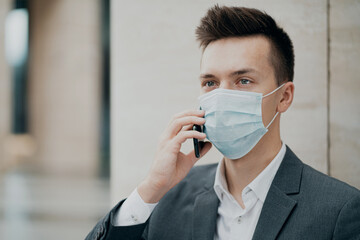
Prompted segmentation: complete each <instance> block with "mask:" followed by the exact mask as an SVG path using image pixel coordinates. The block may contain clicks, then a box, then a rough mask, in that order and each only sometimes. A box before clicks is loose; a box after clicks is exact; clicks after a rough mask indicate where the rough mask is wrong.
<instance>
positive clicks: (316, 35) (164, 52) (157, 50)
mask: <svg viewBox="0 0 360 240" xmlns="http://www.w3.org/2000/svg"><path fill="white" fill-rule="evenodd" d="M215 3H220V4H226V5H237V6H240V5H241V6H250V7H256V8H260V9H263V10H265V11H266V12H268V13H269V14H270V15H272V16H273V17H274V18H275V19H276V20H277V21H278V23H279V24H280V25H281V26H283V27H284V28H285V30H286V31H287V32H288V33H289V35H290V37H291V38H292V39H293V42H294V47H295V55H296V61H295V66H296V67H295V80H294V83H295V100H294V103H293V106H292V107H291V109H290V110H289V111H288V112H287V113H285V114H283V116H282V128H281V131H282V139H283V140H284V141H285V143H287V144H288V145H289V146H290V147H291V148H292V149H293V150H294V151H295V152H296V153H297V155H298V156H299V157H300V158H301V159H302V160H303V161H304V162H306V163H308V164H310V165H311V166H313V167H315V168H316V169H318V170H320V171H322V172H324V173H327V172H328V169H329V168H330V169H331V173H332V174H333V173H334V175H336V176H337V177H338V178H340V179H342V180H345V181H348V182H351V183H352V184H354V185H356V186H357V187H360V180H359V178H358V177H357V176H358V175H360V170H359V166H360V163H359V161H358V159H359V157H360V153H359V152H358V151H359V150H358V149H359V147H360V144H359V140H357V139H360V133H359V132H355V131H354V132H352V133H351V134H350V135H351V136H348V135H346V134H341V135H340V136H341V137H342V139H341V141H343V144H344V145H351V147H349V150H347V149H348V148H345V147H343V148H342V150H341V151H342V152H341V157H340V158H336V157H335V152H337V150H335V148H332V149H331V150H330V153H331V160H332V161H331V162H330V164H331V165H330V166H329V165H328V164H329V161H328V152H329V145H328V137H329V132H328V123H329V122H328V113H329V112H328V111H329V105H328V96H329V95H328V94H329V92H328V89H329V88H330V89H331V91H333V87H332V86H329V76H328V66H327V64H328V47H327V46H328V45H327V36H328V35H327V34H328V27H327V18H328V9H327V1H326V0H319V1H311V0H308V1H296V0H292V1H288V0H275V1H260V0H257V1H254V0H252V1H250V0H247V1H182V2H181V4H179V3H178V2H177V1H146V0H139V1H132V2H129V1H119V0H113V1H112V19H111V20H112V30H111V34H112V39H111V40H112V46H111V47H112V49H111V53H112V72H111V78H112V86H111V89H112V153H111V154H112V155H111V156H112V160H111V164H112V168H111V188H112V191H111V192H112V201H113V202H116V201H118V200H119V199H121V198H123V197H126V196H127V195H128V194H129V193H130V192H131V191H132V190H133V189H134V188H135V187H136V185H137V184H138V183H139V182H140V181H141V179H142V178H144V177H145V176H146V173H147V172H148V170H149V168H150V166H151V163H152V161H153V156H154V153H155V149H156V145H157V139H158V136H159V135H160V133H161V132H162V131H163V129H164V128H165V126H166V124H167V123H168V121H169V120H170V118H171V116H172V115H173V114H174V113H177V112H179V111H182V110H184V109H189V108H195V107H197V96H198V94H199V83H198V80H197V79H198V73H199V57H200V51H199V49H198V45H197V43H196V42H195V36H194V30H195V27H196V26H197V25H198V23H199V21H200V18H201V17H202V16H203V15H204V14H205V12H206V10H207V9H208V8H209V7H211V6H212V5H214V4H215ZM357 3H358V1H357ZM348 4H350V3H348ZM338 5H339V6H338ZM341 5H343V4H334V7H336V8H337V7H340V6H341ZM344 5H346V3H344ZM350 8H351V7H350ZM341 11H342V10H340V9H339V12H341ZM348 11H350V10H348ZM351 11H353V12H354V14H356V11H355V10H351ZM335 12H336V11H335V9H333V10H332V13H331V14H332V15H331V16H333V14H335ZM356 17H357V15H356ZM355 19H356V18H355ZM357 19H358V18H357ZM347 20H348V18H347V14H346V13H343V20H342V22H341V23H338V24H344V26H345V27H347V26H348V25H347V24H348V23H347V22H346V21H347ZM353 21H355V20H353ZM351 26H352V25H351ZM354 28H356V26H354ZM358 29H359V28H357V30H358ZM342 31H345V32H347V34H348V38H350V37H351V36H352V34H353V33H352V30H351V29H343V30H342ZM354 36H355V37H356V36H358V35H354ZM331 37H333V32H331ZM356 39H358V38H354V39H353V42H352V46H353V49H356V51H358V52H359V41H358V40H356ZM337 41H338V43H339V44H340V45H343V47H346V48H347V49H348V47H347V45H346V41H347V39H346V38H339V37H338V40H337ZM334 44H335V42H334ZM334 44H333V45H331V46H332V47H333V46H335V45H334ZM341 51H342V50H341V49H340V50H339V52H338V54H340V55H341V54H342V53H343V52H341ZM333 54H336V51H335V50H334V51H331V57H332V58H335V57H334V56H333ZM353 57H354V58H351V59H350V60H352V62H353V63H354V64H355V63H357V62H359V60H360V59H359V55H356V54H353ZM340 58H342V57H340ZM350 60H349V61H350ZM342 63H346V62H344V61H343V62H342ZM331 66H334V62H331ZM354 66H355V65H354ZM340 68H342V71H345V69H346V68H344V67H341V66H340ZM347 71H353V72H352V73H351V75H346V77H347V78H348V79H346V80H347V81H349V82H352V83H354V82H355V81H356V78H355V76H356V73H357V72H356V71H355V70H351V69H350V68H349V69H348V70H347ZM332 72H333V71H332ZM340 75H341V74H340V73H339V76H340ZM334 77H335V75H331V83H333V82H334V81H335V80H333V79H334ZM340 83H341V81H338V82H337V84H338V85H339V86H338V88H342V91H346V90H345V88H343V85H341V84H340ZM354 84H355V83H354ZM357 86H358V85H357ZM358 90H359V88H357V91H358ZM340 93H341V91H340ZM353 93H354V97H351V98H348V97H347V96H346V95H342V98H344V99H341V100H342V101H344V102H346V103H347V104H350V105H351V106H352V107H353V108H356V107H357V104H358V102H356V101H355V96H356V90H354V88H353ZM335 94H336V93H332V92H330V97H331V98H332V99H331V101H330V104H332V103H333V102H334V101H335V100H334V99H335V98H333V97H334V96H335ZM353 98H354V99H353ZM335 111H337V110H335V109H334V110H333V109H332V106H331V108H330V115H331V121H330V124H332V123H334V122H335V117H334V114H335ZM344 111H347V113H346V114H347V115H346V117H347V118H349V119H351V118H354V119H351V122H352V123H353V125H352V127H349V130H350V131H351V130H352V129H359V122H360V121H359V114H357V115H356V116H355V115H353V114H355V113H352V112H351V111H349V110H344ZM355 111H357V113H358V109H356V110H355ZM345 124H346V122H345V121H342V122H341V125H340V128H342V130H341V131H344V130H346V129H345V128H344V126H345ZM355 125H356V126H355ZM330 129H331V137H332V139H335V136H336V135H335V132H337V131H336V129H335V128H334V126H333V125H330ZM351 139H354V141H353V140H351ZM355 140H357V142H356V141H355ZM334 141H335V140H334ZM331 146H333V143H332V145H331ZM191 148H192V144H191V142H189V143H186V144H185V146H184V151H189V150H190V149H191ZM220 157H221V155H220V154H219V153H218V152H217V150H215V148H214V149H212V151H211V153H210V154H208V155H207V156H205V157H204V159H202V160H200V162H199V164H205V163H210V162H217V161H218V160H219V159H220ZM345 158H346V159H348V160H346V161H343V160H344V159H345ZM339 161H343V162H344V163H345V162H346V164H349V165H348V167H347V169H353V170H352V171H353V172H351V173H350V172H345V171H343V170H342V169H341V168H340V167H339V166H338V164H335V162H339ZM351 163H352V165H351ZM353 165H356V166H357V168H356V167H354V166H353ZM335 169H337V170H338V172H336V171H335ZM354 169H355V170H354ZM335 173H336V174H335ZM346 174H351V177H348V176H346Z"/></svg>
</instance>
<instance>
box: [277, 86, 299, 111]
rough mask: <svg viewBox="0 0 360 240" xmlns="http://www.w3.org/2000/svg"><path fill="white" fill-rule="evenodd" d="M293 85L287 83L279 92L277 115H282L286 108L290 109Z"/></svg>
mask: <svg viewBox="0 0 360 240" xmlns="http://www.w3.org/2000/svg"><path fill="white" fill-rule="evenodd" d="M294 89H295V86H294V83H293V82H287V83H286V84H285V85H284V86H283V87H282V89H281V90H282V91H281V96H280V102H279V104H278V107H277V111H278V112H279V113H284V112H286V110H288V108H289V107H290V105H291V103H292V101H293V99H294Z"/></svg>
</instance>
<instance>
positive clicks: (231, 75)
mask: <svg viewBox="0 0 360 240" xmlns="http://www.w3.org/2000/svg"><path fill="white" fill-rule="evenodd" d="M252 72H256V70H255V69H253V68H244V69H240V70H237V71H235V72H232V73H230V75H229V76H230V77H233V76H237V75H242V74H245V73H252Z"/></svg>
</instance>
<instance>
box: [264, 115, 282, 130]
mask: <svg viewBox="0 0 360 240" xmlns="http://www.w3.org/2000/svg"><path fill="white" fill-rule="evenodd" d="M278 114H279V112H276V113H275V116H274V117H273V119H271V121H270V123H269V124H268V125H267V126H266V129H268V128H269V127H270V125H271V124H272V123H273V121H274V120H275V118H276V117H277V115H278Z"/></svg>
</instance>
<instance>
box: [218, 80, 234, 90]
mask: <svg viewBox="0 0 360 240" xmlns="http://www.w3.org/2000/svg"><path fill="white" fill-rule="evenodd" d="M219 88H222V89H230V90H233V89H234V86H233V85H232V84H231V82H230V81H220V86H219Z"/></svg>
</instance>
